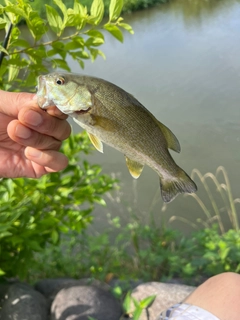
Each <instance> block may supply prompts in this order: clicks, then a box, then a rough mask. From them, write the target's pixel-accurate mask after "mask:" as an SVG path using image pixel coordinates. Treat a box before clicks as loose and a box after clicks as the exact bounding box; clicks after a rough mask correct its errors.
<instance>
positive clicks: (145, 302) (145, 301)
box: [139, 295, 156, 309]
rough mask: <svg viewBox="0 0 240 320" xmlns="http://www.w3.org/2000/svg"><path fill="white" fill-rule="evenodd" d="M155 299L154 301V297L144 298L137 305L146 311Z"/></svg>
mask: <svg viewBox="0 0 240 320" xmlns="http://www.w3.org/2000/svg"><path fill="white" fill-rule="evenodd" d="M155 299H156V295H152V296H149V297H146V298H145V299H143V300H141V301H140V303H139V305H140V307H141V308H142V309H146V308H147V307H149V306H150V305H151V304H152V303H153V301H154V300H155Z"/></svg>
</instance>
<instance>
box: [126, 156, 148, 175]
mask: <svg viewBox="0 0 240 320" xmlns="http://www.w3.org/2000/svg"><path fill="white" fill-rule="evenodd" d="M125 158H126V164H127V167H128V170H129V172H130V174H131V176H132V177H133V178H134V179H137V178H138V177H139V176H140V175H141V173H142V171H143V167H144V166H143V165H142V164H141V163H139V162H137V161H135V160H132V159H129V158H128V157H127V156H125Z"/></svg>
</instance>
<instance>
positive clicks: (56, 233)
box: [0, 134, 115, 279]
mask: <svg viewBox="0 0 240 320" xmlns="http://www.w3.org/2000/svg"><path fill="white" fill-rule="evenodd" d="M62 151H63V152H64V153H65V154H66V155H67V156H68V158H69V159H70V160H69V166H68V167H67V168H66V169H65V170H64V171H62V172H56V173H53V174H50V175H45V176H43V177H42V178H41V179H24V178H18V179H14V180H12V179H3V180H2V181H1V183H0V268H1V269H0V272H1V275H4V276H5V277H19V278H21V279H23V278H27V277H28V274H29V273H30V272H31V271H30V270H31V268H32V267H33V265H34V263H36V261H35V256H34V253H35V252H38V253H39V254H40V255H41V254H43V255H45V253H44V250H45V247H46V246H49V247H50V248H52V250H53V251H54V249H53V248H58V246H59V243H61V239H62V237H64V234H68V233H70V232H75V235H77V234H79V233H81V232H83V230H84V229H85V228H86V227H87V225H88V224H89V223H91V220H92V216H91V215H90V214H91V212H92V210H93V209H94V207H95V206H96V205H97V204H100V205H105V201H104V199H103V195H104V193H106V192H107V191H109V190H110V189H112V188H113V186H114V183H115V180H113V179H112V178H111V177H110V176H107V175H102V174H101V168H100V166H98V165H91V164H89V163H88V162H87V161H85V160H83V159H82V157H81V154H83V153H85V154H88V153H89V152H90V151H91V147H90V145H89V142H88V137H87V136H86V134H78V135H74V136H73V135H72V136H71V137H70V138H69V139H68V141H65V142H64V143H63V146H62ZM69 266H71V264H70V265H68V266H66V268H69Z"/></svg>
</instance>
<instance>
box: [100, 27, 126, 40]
mask: <svg viewBox="0 0 240 320" xmlns="http://www.w3.org/2000/svg"><path fill="white" fill-rule="evenodd" d="M104 29H106V30H107V31H108V32H110V33H111V35H113V36H114V37H115V38H116V39H117V40H119V41H120V42H123V34H122V32H121V30H120V29H119V28H118V27H117V26H115V25H112V24H108V23H107V24H105V25H104Z"/></svg>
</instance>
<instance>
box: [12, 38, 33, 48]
mask: <svg viewBox="0 0 240 320" xmlns="http://www.w3.org/2000/svg"><path fill="white" fill-rule="evenodd" d="M12 45H14V46H16V47H24V48H28V47H29V43H28V42H27V41H26V40H24V39H17V40H14V41H13V42H12Z"/></svg>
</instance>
